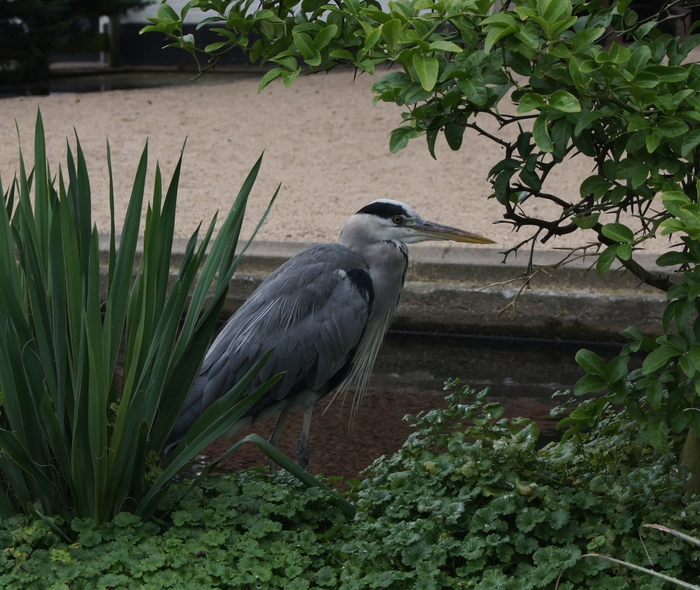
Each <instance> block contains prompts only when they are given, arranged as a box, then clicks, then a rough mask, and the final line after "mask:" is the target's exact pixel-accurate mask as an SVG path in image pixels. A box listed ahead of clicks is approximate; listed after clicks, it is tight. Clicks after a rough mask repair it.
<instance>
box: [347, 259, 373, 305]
mask: <svg viewBox="0 0 700 590" xmlns="http://www.w3.org/2000/svg"><path fill="white" fill-rule="evenodd" d="M345 272H346V273H347V277H348V278H349V279H350V283H351V284H352V286H353V287H355V289H357V291H358V292H359V293H360V295H362V297H363V299H364V300H365V301H367V303H368V304H369V305H370V306H371V305H372V302H373V301H374V287H373V286H372V278H371V277H370V276H369V273H368V272H367V271H366V270H364V269H362V268H351V269H349V270H347V271H345Z"/></svg>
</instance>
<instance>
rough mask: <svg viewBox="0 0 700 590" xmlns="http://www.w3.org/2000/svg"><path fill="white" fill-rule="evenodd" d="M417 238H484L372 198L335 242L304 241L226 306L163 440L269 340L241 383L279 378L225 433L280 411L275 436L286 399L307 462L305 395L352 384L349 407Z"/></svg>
mask: <svg viewBox="0 0 700 590" xmlns="http://www.w3.org/2000/svg"><path fill="white" fill-rule="evenodd" d="M426 240H453V241H457V242H471V243H476V244H491V243H493V242H492V241H491V240H489V239H488V238H484V237H482V236H479V235H476V234H472V233H469V232H466V231H463V230H461V229H456V228H453V227H449V226H446V225H441V224H438V223H434V222H431V221H425V220H424V219H422V218H421V217H420V216H419V215H418V213H416V211H415V210H414V209H413V208H412V207H409V206H408V205H406V204H405V203H401V202H399V201H392V200H387V199H380V200H378V201H374V202H372V203H370V204H369V205H367V206H366V207H363V208H362V209H360V210H359V211H358V212H357V213H355V215H353V216H352V217H350V219H349V220H348V221H347V223H346V224H345V226H344V227H343V230H342V232H341V235H340V242H339V243H337V244H318V245H315V246H311V247H310V248H308V249H306V250H304V251H303V252H300V253H299V254H297V255H296V256H294V257H292V258H291V259H290V260H288V261H287V262H286V263H284V264H283V265H282V266H280V267H279V268H278V269H277V270H276V271H275V272H273V273H272V274H271V275H270V276H269V277H268V278H267V279H265V281H263V283H262V284H261V285H260V286H259V287H258V289H257V290H256V291H255V292H254V293H253V294H252V295H251V297H250V298H249V299H248V300H247V301H246V302H245V303H244V304H243V306H242V307H241V308H240V309H239V310H238V311H237V312H236V313H235V314H234V315H233V316H231V318H230V319H229V320H228V321H227V322H226V324H225V325H224V327H223V328H222V330H221V332H220V333H219V335H218V336H217V338H216V339H215V340H214V343H213V344H212V346H211V347H210V348H209V350H208V352H207V354H206V356H205V359H204V362H203V365H202V368H201V370H200V373H199V377H198V378H197V380H196V382H195V384H194V387H193V389H192V392H191V393H190V396H189V397H188V399H187V401H186V403H185V406H184V408H183V410H182V413H181V414H180V417H179V418H178V420H177V423H176V425H175V427H174V429H173V432H172V434H171V437H170V440H169V441H168V447H167V448H168V449H172V448H174V446H175V445H177V444H178V443H179V442H180V441H181V440H182V439H183V438H184V436H185V435H186V433H187V431H188V430H189V429H190V428H191V427H192V426H193V425H194V423H195V421H196V420H197V418H199V416H201V414H202V412H204V410H206V408H207V407H209V406H210V405H211V404H212V403H213V402H214V401H215V400H216V399H218V398H219V397H221V396H222V395H224V394H225V393H226V392H227V391H229V390H230V389H231V388H232V387H233V386H234V385H235V384H236V382H238V381H239V380H240V379H241V377H243V375H245V373H246V372H247V371H248V370H249V369H250V367H251V366H252V365H253V364H254V363H255V362H256V361H257V360H258V359H259V358H260V357H261V356H262V355H263V354H264V353H265V352H266V351H268V350H270V349H272V348H274V353H273V356H272V357H271V358H270V360H269V361H268V362H267V363H266V365H265V366H264V367H263V369H262V371H261V372H260V373H259V374H258V376H257V377H256V379H255V381H254V382H253V384H252V385H251V389H250V391H254V390H255V389H257V387H259V386H260V385H261V384H262V383H264V382H265V381H266V380H267V379H269V378H270V377H272V376H273V375H276V374H278V373H282V372H284V373H285V375H284V378H283V379H282V380H281V381H279V382H278V383H276V384H275V385H274V386H273V387H272V389H270V390H269V391H268V392H267V393H265V394H264V396H263V397H262V398H261V399H260V400H259V401H258V402H257V403H256V404H255V405H254V406H253V407H252V408H251V409H250V410H249V411H248V413H247V414H246V416H245V417H244V418H241V419H240V420H238V422H236V423H235V424H234V425H233V426H232V427H231V429H229V431H228V432H227V437H229V438H230V437H232V436H234V435H235V434H236V433H237V432H239V431H240V430H242V429H243V428H244V427H245V426H247V425H248V424H250V423H253V422H257V421H259V420H262V419H265V418H267V417H269V416H273V415H275V414H278V413H279V414H280V417H279V419H278V422H277V425H276V426H275V429H274V431H273V433H272V436H271V438H270V441H271V442H272V443H273V444H274V445H275V446H279V443H280V439H281V435H282V429H283V427H284V422H285V420H286V417H287V413H288V411H289V409H290V408H293V407H301V408H303V409H304V415H303V419H302V428H301V433H300V435H299V442H298V443H297V447H296V454H297V460H298V462H299V464H300V465H301V466H302V467H304V468H306V467H307V466H308V461H309V429H310V426H311V414H312V410H313V406H314V404H315V403H316V402H317V401H318V400H319V399H321V398H322V397H323V396H325V395H327V394H329V393H330V392H331V391H333V390H334V389H338V390H339V391H346V390H347V389H354V390H355V401H354V402H353V410H355V409H356V405H355V403H356V401H357V400H358V399H359V398H361V395H362V393H363V391H364V389H365V388H366V386H367V382H368V380H369V376H370V373H371V372H372V367H373V365H374V361H375V359H376V357H377V353H378V352H379V348H380V347H381V344H382V341H383V340H384V336H385V335H386V332H387V330H388V329H389V325H390V324H391V322H392V320H393V318H394V314H395V312H396V309H397V307H398V305H399V300H400V299H401V292H402V290H403V285H404V281H405V279H406V271H407V270H408V248H407V247H406V244H411V243H415V242H422V241H426Z"/></svg>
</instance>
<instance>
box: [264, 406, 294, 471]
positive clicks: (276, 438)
mask: <svg viewBox="0 0 700 590" xmlns="http://www.w3.org/2000/svg"><path fill="white" fill-rule="evenodd" d="M288 415H289V408H284V409H283V410H282V411H281V412H280V415H279V418H277V424H275V428H274V430H273V431H272V434H271V435H270V438H269V439H268V442H269V443H270V444H271V445H272V446H273V447H275V448H276V449H279V448H280V443H281V442H282V431H283V430H284V424H285V422H286V421H287V416H288ZM267 466H268V468H269V469H270V473H274V472H275V471H277V467H278V465H277V463H275V462H274V461H273V460H272V459H269V458H268V460H267Z"/></svg>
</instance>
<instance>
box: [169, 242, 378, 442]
mask: <svg viewBox="0 0 700 590" xmlns="http://www.w3.org/2000/svg"><path fill="white" fill-rule="evenodd" d="M349 269H362V270H365V271H366V270H367V265H366V263H365V262H364V260H363V259H362V258H361V257H360V256H359V255H358V254H356V253H355V252H353V251H352V250H350V249H349V248H346V247H345V246H341V245H339V244H322V245H318V246H313V247H311V248H309V249H307V250H305V251H303V252H301V253H299V254H298V255H297V256H295V257H294V258H292V259H291V260H289V261H288V262H287V263H285V264H284V265H282V266H281V267H280V268H278V269H277V270H276V271H275V272H274V273H273V274H271V275H270V276H269V277H268V278H267V279H266V280H265V281H264V282H263V283H262V284H261V285H260V287H259V288H258V289H257V290H256V291H255V293H253V295H252V296H251V297H250V298H249V299H248V301H246V303H245V304H244V305H243V306H242V307H241V308H240V309H239V310H238V311H237V312H236V314H235V315H234V316H232V317H231V319H230V320H229V321H228V322H227V323H226V325H225V326H224V328H223V329H222V331H221V333H220V334H219V335H218V337H217V338H216V340H215V341H214V343H213V344H212V346H211V348H210V349H209V351H208V352H207V356H206V357H205V359H204V363H203V365H202V369H201V372H200V376H199V378H198V379H197V382H196V383H195V387H194V389H193V390H192V393H191V394H190V397H189V398H188V400H187V403H186V404H185V408H184V409H183V412H182V414H181V416H180V419H179V420H178V424H177V425H176V430H177V431H181V430H183V427H186V428H187V429H189V427H191V426H192V424H194V422H195V421H196V419H197V418H198V417H199V415H201V413H202V412H203V411H204V410H205V409H206V408H207V407H208V406H209V405H211V404H212V403H213V402H214V401H215V400H216V399H218V398H219V397H220V396H222V395H223V394H225V393H226V392H227V391H229V390H230V389H231V387H233V386H234V385H235V384H236V383H237V382H238V381H239V380H240V379H241V378H242V377H243V376H244V375H245V373H246V372H247V371H248V370H249V369H250V367H251V366H252V365H253V364H254V363H255V361H256V360H257V359H258V358H260V356H261V355H262V354H264V353H265V352H266V351H268V350H269V349H271V348H273V347H274V349H275V351H274V353H273V356H272V358H271V359H270V361H268V363H267V364H266V365H265V366H264V367H263V369H262V371H261V372H260V374H259V375H258V377H257V378H256V380H255V382H254V383H253V386H252V387H253V388H255V387H257V386H259V385H260V384H261V383H263V382H264V381H266V380H267V379H269V378H270V377H272V376H273V375H276V374H278V373H281V372H286V375H285V376H284V378H283V379H282V380H281V381H280V382H279V383H278V384H276V385H275V387H274V389H273V390H272V391H271V393H272V397H273V398H274V399H277V400H280V399H283V398H284V397H285V396H286V395H287V393H289V391H290V388H292V387H293V386H294V385H295V384H297V383H298V382H299V380H300V379H302V378H305V379H306V384H307V386H308V387H310V388H311V389H315V390H318V389H320V388H322V387H323V385H324V384H325V383H326V382H327V381H328V380H329V379H330V378H331V377H332V376H333V375H334V374H335V373H337V372H338V371H339V370H340V369H341V368H342V367H343V366H344V365H345V363H346V362H347V360H348V358H349V356H350V355H351V354H352V352H353V351H354V349H355V347H356V346H357V345H358V343H359V341H360V339H361V337H362V333H363V331H364V327H365V324H366V323H367V318H368V316H369V311H370V309H369V308H370V301H369V299H368V297H367V295H366V294H362V293H360V291H358V289H356V288H355V287H354V286H353V284H352V281H351V280H350V279H349V277H348V276H347V274H346V272H345V271H346V270H349ZM251 390H252V389H251ZM186 423H187V424H186ZM185 432H186V430H185ZM173 434H175V432H174V433H173Z"/></svg>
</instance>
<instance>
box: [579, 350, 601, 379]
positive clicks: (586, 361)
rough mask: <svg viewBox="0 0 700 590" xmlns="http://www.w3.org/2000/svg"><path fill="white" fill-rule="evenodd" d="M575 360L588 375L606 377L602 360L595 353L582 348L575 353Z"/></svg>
mask: <svg viewBox="0 0 700 590" xmlns="http://www.w3.org/2000/svg"><path fill="white" fill-rule="evenodd" d="M575 358H576V362H577V363H578V364H579V365H581V368H582V369H583V370H584V371H586V373H588V374H589V375H597V376H599V377H602V378H603V379H606V378H607V370H606V367H605V363H604V362H603V360H602V359H601V358H600V357H599V356H598V355H597V354H596V353H595V352H592V351H590V350H587V349H585V348H582V349H581V350H579V351H578V352H577V353H576V357H575Z"/></svg>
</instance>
